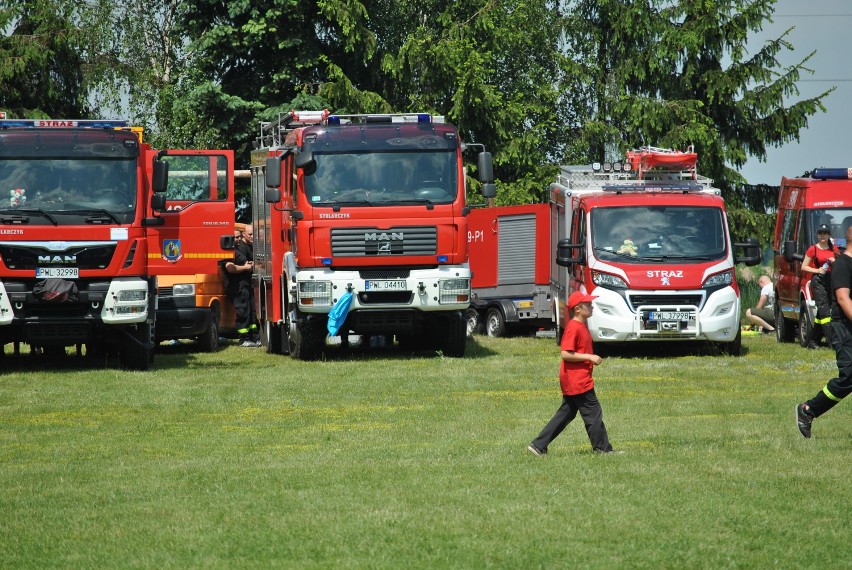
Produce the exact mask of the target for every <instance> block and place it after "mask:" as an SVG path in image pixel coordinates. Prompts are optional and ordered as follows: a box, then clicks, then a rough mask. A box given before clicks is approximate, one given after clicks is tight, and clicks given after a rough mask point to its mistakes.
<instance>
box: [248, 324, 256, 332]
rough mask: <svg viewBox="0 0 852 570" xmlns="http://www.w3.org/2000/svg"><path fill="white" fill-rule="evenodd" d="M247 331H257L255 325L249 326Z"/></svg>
mask: <svg viewBox="0 0 852 570" xmlns="http://www.w3.org/2000/svg"><path fill="white" fill-rule="evenodd" d="M249 330H253V331H256V330H257V325H255V324H252V325H249Z"/></svg>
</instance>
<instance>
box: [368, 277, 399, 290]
mask: <svg viewBox="0 0 852 570" xmlns="http://www.w3.org/2000/svg"><path fill="white" fill-rule="evenodd" d="M364 289H366V290H367V291H407V290H408V286H407V285H406V284H405V280H404V279H403V280H394V281H375V280H373V281H365V282H364Z"/></svg>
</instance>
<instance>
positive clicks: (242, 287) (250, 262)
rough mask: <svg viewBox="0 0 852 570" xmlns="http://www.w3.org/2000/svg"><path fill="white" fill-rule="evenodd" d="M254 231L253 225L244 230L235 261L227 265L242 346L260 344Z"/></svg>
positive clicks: (229, 292)
mask: <svg viewBox="0 0 852 570" xmlns="http://www.w3.org/2000/svg"><path fill="white" fill-rule="evenodd" d="M253 242H254V231H253V230H252V227H251V226H246V229H245V230H243V239H242V240H240V241H239V242H237V244H236V248H235V251H234V261H233V262H231V263H228V264H226V265H225V271H227V272H228V273H229V277H231V279H229V280H228V289H229V290H228V291H227V293H228V296H229V297H230V298H231V300H232V302H233V304H234V310H235V312H236V313H237V333H239V335H240V346H242V347H246V348H256V347H259V346H260V340H259V335H258V328H257V313H256V311H255V307H254V287H253V286H252V281H251V274H252V269H253V268H254V249H253Z"/></svg>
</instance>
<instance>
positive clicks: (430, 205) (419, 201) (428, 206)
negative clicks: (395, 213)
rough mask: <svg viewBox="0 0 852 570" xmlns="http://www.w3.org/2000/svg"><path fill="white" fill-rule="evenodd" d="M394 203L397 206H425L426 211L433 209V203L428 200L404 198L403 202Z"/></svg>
mask: <svg viewBox="0 0 852 570" xmlns="http://www.w3.org/2000/svg"><path fill="white" fill-rule="evenodd" d="M394 203H395V204H399V205H400V206H407V205H409V204H426V209H427V210H432V209H434V208H435V203H434V202H433V201H432V200H430V199H428V198H406V199H405V200H395V201H394Z"/></svg>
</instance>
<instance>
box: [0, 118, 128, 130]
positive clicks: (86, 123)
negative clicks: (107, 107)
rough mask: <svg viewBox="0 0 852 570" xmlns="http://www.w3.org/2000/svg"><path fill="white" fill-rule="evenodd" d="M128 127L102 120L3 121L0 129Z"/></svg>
mask: <svg viewBox="0 0 852 570" xmlns="http://www.w3.org/2000/svg"><path fill="white" fill-rule="evenodd" d="M126 126H128V123H127V121H105V120H101V119H94V120H85V119H2V120H0V129H3V128H9V127H24V128H47V129H71V128H78V127H83V128H89V129H117V128H122V127H126Z"/></svg>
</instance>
